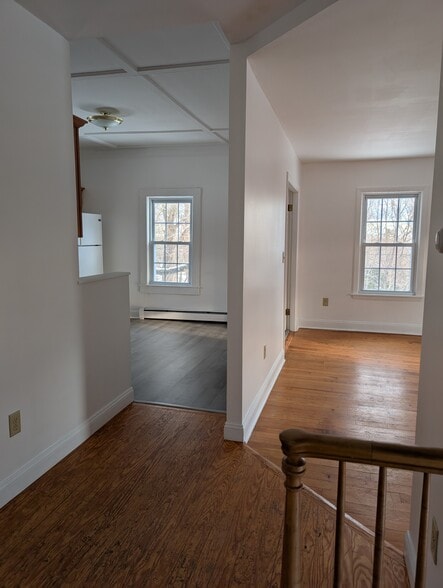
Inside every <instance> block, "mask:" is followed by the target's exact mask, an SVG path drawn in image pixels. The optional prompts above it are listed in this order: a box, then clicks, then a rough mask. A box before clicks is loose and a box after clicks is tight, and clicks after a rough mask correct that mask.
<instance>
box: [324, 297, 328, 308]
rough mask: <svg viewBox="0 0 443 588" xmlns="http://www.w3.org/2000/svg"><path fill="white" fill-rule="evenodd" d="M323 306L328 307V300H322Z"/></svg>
mask: <svg viewBox="0 0 443 588" xmlns="http://www.w3.org/2000/svg"><path fill="white" fill-rule="evenodd" d="M323 306H329V298H323Z"/></svg>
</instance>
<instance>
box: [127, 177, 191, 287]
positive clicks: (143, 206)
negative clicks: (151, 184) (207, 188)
mask: <svg viewBox="0 0 443 588" xmlns="http://www.w3.org/2000/svg"><path fill="white" fill-rule="evenodd" d="M140 196H141V198H140V219H141V221H140V239H139V284H138V288H139V291H140V292H142V293H144V294H161V295H164V294H166V295H169V294H174V295H179V296H181V295H191V296H198V295H199V294H200V292H201V284H200V266H201V225H202V189H201V188H158V189H156V190H155V189H144V190H141V191H140ZM179 197H190V198H192V243H191V260H192V261H191V283H190V284H173V283H171V285H166V284H164V283H161V284H150V283H148V281H149V277H148V256H147V237H148V222H147V219H148V215H149V212H148V207H149V200H150V199H153V198H171V199H173V198H179Z"/></svg>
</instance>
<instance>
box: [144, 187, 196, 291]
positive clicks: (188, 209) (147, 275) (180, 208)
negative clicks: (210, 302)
mask: <svg viewBox="0 0 443 588" xmlns="http://www.w3.org/2000/svg"><path fill="white" fill-rule="evenodd" d="M145 202H146V209H145V210H146V213H145V214H146V242H145V243H146V245H145V256H144V261H143V272H142V290H144V291H148V292H151V293H158V294H168V293H169V294H198V293H199V286H200V284H199V276H200V268H199V264H200V207H201V197H200V190H198V189H191V190H189V189H187V190H158V191H157V192H156V193H153V194H152V195H150V196H148V197H145ZM143 276H144V277H143Z"/></svg>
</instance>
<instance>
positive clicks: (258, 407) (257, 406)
mask: <svg viewBox="0 0 443 588" xmlns="http://www.w3.org/2000/svg"><path fill="white" fill-rule="evenodd" d="M284 363H285V355H284V352H283V350H282V351H281V352H280V353H279V355H278V356H277V359H276V360H275V361H274V363H273V365H272V367H271V369H270V370H269V373H268V375H267V376H266V378H265V381H264V382H263V384H262V386H261V387H260V390H259V391H258V392H257V394H256V396H255V398H254V400H253V402H252V404H251V406H250V407H249V410H248V412H247V413H246V416H245V418H244V419H243V423H241V424H239V423H230V422H229V421H227V422H226V424H225V429H224V436H225V439H227V440H229V441H240V442H243V443H247V442H248V441H249V437H250V436H251V434H252V431H253V430H254V427H255V425H256V424H257V421H258V418H259V416H260V414H261V411H262V410H263V407H264V405H265V404H266V401H267V399H268V397H269V394H270V393H271V391H272V388H273V386H274V384H275V381H276V379H277V378H278V375H279V373H280V372H281V369H282V367H283V364H284Z"/></svg>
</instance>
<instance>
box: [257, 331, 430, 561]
mask: <svg viewBox="0 0 443 588" xmlns="http://www.w3.org/2000/svg"><path fill="white" fill-rule="evenodd" d="M420 346H421V338H420V337H414V336H406V335H381V334H370V333H349V332H339V331H317V330H307V329H301V330H300V331H298V332H297V333H295V334H293V336H292V339H291V341H290V343H289V346H288V349H287V353H286V363H285V366H284V368H283V370H282V372H281V374H280V376H279V378H278V380H277V382H276V384H275V386H274V389H273V391H272V393H271V395H270V397H269V400H268V402H267V404H266V406H265V408H264V410H263V412H262V415H261V417H260V419H259V421H258V424H257V426H256V428H255V430H254V433H253V435H252V437H251V439H250V441H249V443H250V445H251V447H253V448H254V449H255V450H256V451H258V452H259V453H260V454H262V455H263V456H265V457H266V458H268V459H269V460H270V461H272V462H273V463H275V464H277V465H278V466H280V464H281V458H282V454H281V449H280V444H279V440H278V433H279V432H280V431H282V430H284V429H289V428H302V429H306V430H308V431H312V432H317V433H333V434H337V435H344V436H354V437H360V438H363V439H377V440H384V441H393V442H399V443H414V439H415V421H416V410H417V390H418V373H419V362H420ZM377 471H378V470H377V469H376V468H372V467H370V466H359V465H351V464H350V465H349V466H348V468H347V501H346V507H347V512H348V513H349V514H350V515H351V516H352V517H354V518H355V519H356V520H358V521H359V522H361V523H363V524H364V525H366V526H367V527H369V528H370V529H374V521H375V504H376V495H377V486H376V485H377ZM389 472H390V473H389V477H388V498H387V520H386V527H387V530H386V538H387V540H388V541H389V542H391V543H392V544H393V545H394V546H396V547H398V548H399V549H403V540H404V534H405V532H406V530H407V529H408V528H409V515H410V498H411V482H412V476H411V474H409V473H408V472H402V471H399V470H395V471H393V470H389ZM304 482H305V484H306V485H308V486H309V487H311V488H312V489H313V490H315V491H316V492H318V493H319V494H320V495H322V496H324V497H325V498H326V499H328V500H330V501H331V502H334V501H335V496H336V484H337V464H336V463H334V462H328V461H325V460H312V459H311V460H308V467H307V471H306V475H305V477H304Z"/></svg>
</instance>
